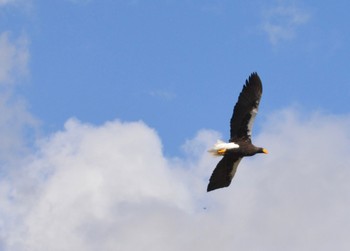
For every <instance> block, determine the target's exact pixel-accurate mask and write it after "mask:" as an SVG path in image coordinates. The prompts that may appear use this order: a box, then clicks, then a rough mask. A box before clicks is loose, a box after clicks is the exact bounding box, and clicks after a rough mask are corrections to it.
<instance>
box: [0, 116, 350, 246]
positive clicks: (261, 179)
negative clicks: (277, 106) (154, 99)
mask: <svg viewBox="0 0 350 251" xmlns="http://www.w3.org/2000/svg"><path fill="white" fill-rule="evenodd" d="M298 114H299V113H298V112H296V111H293V110H285V111H282V112H280V113H277V114H275V115H274V116H272V117H271V118H269V119H268V120H267V123H266V124H265V126H263V129H262V133H261V134H260V135H258V136H257V137H255V139H256V144H257V145H262V146H264V147H267V148H268V149H269V151H270V154H269V155H259V156H255V157H252V158H249V159H246V160H243V161H242V162H241V165H240V168H239V170H238V171H237V174H236V177H235V180H234V181H233V183H232V184H231V186H230V187H229V188H227V189H221V190H218V191H214V192H211V193H206V192H205V190H206V185H207V180H208V177H209V175H210V173H211V172H212V170H213V168H214V166H215V164H216V163H217V161H218V159H217V158H212V157H211V156H210V155H209V154H207V152H206V149H208V148H209V147H210V145H211V144H212V143H214V142H215V139H216V138H217V137H218V133H215V132H211V131H207V130H203V131H200V132H199V133H198V135H197V136H196V137H195V138H194V139H192V140H189V141H188V142H186V144H185V147H184V149H185V150H186V149H188V156H187V157H186V158H185V159H168V158H166V157H164V155H163V153H162V144H161V140H160V139H159V137H158V135H157V133H156V132H155V131H154V130H153V129H151V128H149V127H148V126H147V125H145V124H144V123H142V122H134V123H122V122H120V121H114V122H107V123H105V124H104V125H100V126H93V125H89V124H84V123H81V122H79V121H77V120H74V119H71V120H69V121H68V122H67V123H66V124H65V127H64V129H63V130H62V131H60V132H56V133H54V134H52V135H51V136H49V137H47V138H45V139H43V140H41V141H40V142H39V143H38V146H37V147H38V150H37V151H36V152H35V153H33V154H32V155H31V156H28V157H27V158H26V164H23V166H22V167H21V168H19V169H18V170H17V172H15V173H13V174H8V175H7V176H6V177H3V178H2V181H1V182H0V196H1V201H2V205H1V206H0V210H1V211H0V214H1V218H0V219H1V221H0V226H1V231H0V233H1V236H2V241H1V242H0V243H2V248H3V249H2V250H11V251H12V250H16V251H17V250H37V251H40V250H53V251H55V250H60V251H64V250H88V251H89V250H106V251H108V250H213V249H214V248H215V249H219V250H232V249H237V250H330V249H334V250H348V249H349V248H350V246H349V243H348V233H349V230H350V218H349V217H348V212H349V209H350V199H349V196H348V195H349V192H350V186H349V184H348V180H349V178H350V169H349V168H348V163H350V156H349V155H348V154H347V152H348V145H349V144H350V130H349V128H350V118H349V117H347V116H344V117H341V116H327V115H322V114H312V115H310V117H308V118H301V117H299V115H298ZM192 149H194V150H193V151H192Z"/></svg>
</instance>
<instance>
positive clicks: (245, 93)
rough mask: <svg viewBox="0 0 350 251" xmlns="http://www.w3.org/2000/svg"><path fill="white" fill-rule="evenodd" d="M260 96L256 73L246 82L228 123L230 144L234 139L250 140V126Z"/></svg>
mask: <svg viewBox="0 0 350 251" xmlns="http://www.w3.org/2000/svg"><path fill="white" fill-rule="evenodd" d="M261 95H262V84H261V80H260V78H259V76H258V74H257V73H255V72H254V73H252V74H251V75H250V76H249V79H247V80H246V83H245V85H244V86H243V89H242V91H241V93H240V94H239V97H238V101H237V103H236V105H235V107H234V109H233V114H232V118H231V121H230V127H231V128H230V129H231V130H230V142H232V141H234V140H235V139H241V140H250V138H251V133H252V126H253V122H254V119H255V116H256V114H257V112H258V107H259V103H260V99H261Z"/></svg>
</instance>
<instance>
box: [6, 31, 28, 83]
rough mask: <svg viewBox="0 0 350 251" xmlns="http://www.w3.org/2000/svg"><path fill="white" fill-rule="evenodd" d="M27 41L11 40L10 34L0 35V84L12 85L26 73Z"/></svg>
mask: <svg viewBox="0 0 350 251" xmlns="http://www.w3.org/2000/svg"><path fill="white" fill-rule="evenodd" d="M28 60H29V52H28V39H27V38H26V37H25V36H20V37H18V38H15V39H12V37H11V33H9V32H3V33H1V34H0V84H2V85H4V84H10V83H14V82H15V80H16V79H17V80H18V78H21V77H23V76H25V75H26V74H27V73H28V67H27V65H28Z"/></svg>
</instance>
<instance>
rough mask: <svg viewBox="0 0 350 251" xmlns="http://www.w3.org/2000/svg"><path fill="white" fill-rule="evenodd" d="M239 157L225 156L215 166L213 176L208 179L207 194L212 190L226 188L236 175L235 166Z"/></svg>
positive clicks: (239, 159)
mask: <svg viewBox="0 0 350 251" xmlns="http://www.w3.org/2000/svg"><path fill="white" fill-rule="evenodd" d="M241 159H242V158H241V157H238V156H233V155H225V156H224V157H223V158H222V159H221V160H220V161H219V163H218V164H217V165H216V167H215V169H214V171H213V174H212V175H211V177H210V181H209V184H208V188H207V192H210V191H212V190H215V189H218V188H222V187H228V186H229V185H230V184H231V180H232V178H233V176H234V175H235V173H236V170H237V166H238V164H239V162H240V161H241Z"/></svg>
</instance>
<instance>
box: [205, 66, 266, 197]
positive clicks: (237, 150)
mask: <svg viewBox="0 0 350 251" xmlns="http://www.w3.org/2000/svg"><path fill="white" fill-rule="evenodd" d="M261 95H262V84H261V80H260V78H259V76H258V74H257V73H252V74H251V75H250V76H249V79H248V80H246V83H245V85H244V86H243V89H242V91H241V93H240V95H239V97H238V101H237V103H236V105H235V107H234V109H233V115H232V118H231V120H230V140H229V143H225V142H222V141H218V142H217V143H216V144H215V145H214V147H213V148H212V149H210V150H209V152H211V153H212V154H213V155H216V156H223V158H222V159H221V160H220V161H219V163H218V164H217V166H216V168H215V169H214V171H213V174H212V175H211V177H210V181H209V184H208V188H207V191H208V192H209V191H212V190H215V189H218V188H222V187H227V186H229V185H230V184H231V180H232V178H233V176H234V175H235V173H236V170H237V167H238V164H239V163H240V161H241V160H242V158H243V157H246V156H253V155H255V154H256V153H267V150H266V149H264V148H261V147H256V146H254V145H253V144H252V141H251V132H252V126H253V123H254V119H255V116H256V114H257V112H258V108H259V103H260V99H261Z"/></svg>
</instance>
